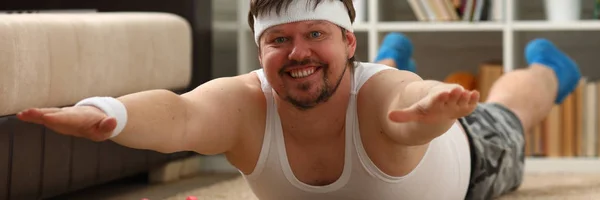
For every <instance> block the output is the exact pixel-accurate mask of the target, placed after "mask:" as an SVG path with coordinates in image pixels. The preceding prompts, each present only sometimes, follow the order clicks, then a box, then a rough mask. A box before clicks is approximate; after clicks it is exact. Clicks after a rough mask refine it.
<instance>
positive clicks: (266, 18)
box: [254, 0, 354, 45]
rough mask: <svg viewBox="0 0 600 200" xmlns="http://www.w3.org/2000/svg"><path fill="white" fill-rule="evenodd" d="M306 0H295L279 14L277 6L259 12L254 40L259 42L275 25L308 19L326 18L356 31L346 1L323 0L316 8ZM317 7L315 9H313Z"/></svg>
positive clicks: (255, 23)
mask: <svg viewBox="0 0 600 200" xmlns="http://www.w3.org/2000/svg"><path fill="white" fill-rule="evenodd" d="M309 2H310V1H306V0H294V1H292V3H290V5H289V7H287V10H282V12H280V13H279V15H278V14H277V13H276V8H274V9H273V10H271V11H270V12H267V13H264V14H259V16H258V17H256V16H255V17H254V41H255V42H256V44H257V45H258V44H259V40H260V36H261V35H262V33H263V32H264V31H265V30H266V29H268V28H271V27H273V26H277V25H280V24H285V23H291V22H298V21H306V20H325V21H329V22H331V23H333V24H336V25H338V26H341V27H342V28H344V29H346V30H348V31H350V32H354V29H353V28H352V21H351V20H350V15H349V14H348V10H347V9H346V6H345V5H344V3H343V2H342V1H340V0H325V1H322V2H321V3H320V4H319V5H318V6H317V7H316V8H315V7H314V4H312V3H309ZM313 8H315V9H313Z"/></svg>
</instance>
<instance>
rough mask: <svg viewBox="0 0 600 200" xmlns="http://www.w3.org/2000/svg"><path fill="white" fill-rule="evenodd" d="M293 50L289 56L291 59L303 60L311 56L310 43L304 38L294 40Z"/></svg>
mask: <svg viewBox="0 0 600 200" xmlns="http://www.w3.org/2000/svg"><path fill="white" fill-rule="evenodd" d="M293 45H294V46H293V48H292V52H290V55H289V56H288V58H289V59H290V60H296V61H302V60H305V59H307V58H310V56H311V50H310V45H308V43H307V42H306V41H303V40H294V43H293Z"/></svg>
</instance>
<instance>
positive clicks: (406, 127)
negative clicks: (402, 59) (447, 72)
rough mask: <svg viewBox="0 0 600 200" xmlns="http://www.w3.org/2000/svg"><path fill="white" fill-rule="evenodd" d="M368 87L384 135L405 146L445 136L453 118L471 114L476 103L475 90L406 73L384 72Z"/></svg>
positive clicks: (424, 142)
mask: <svg viewBox="0 0 600 200" xmlns="http://www.w3.org/2000/svg"><path fill="white" fill-rule="evenodd" d="M367 84H369V86H368V87H369V88H368V89H369V90H370V91H367V93H368V94H369V96H370V98H372V99H374V100H375V101H377V102H376V103H375V105H378V106H377V107H376V109H375V112H377V116H379V117H378V119H380V124H381V126H382V127H383V130H384V132H385V133H386V134H387V135H388V136H389V137H390V138H391V139H392V140H394V141H395V142H397V143H399V144H402V145H407V146H413V145H421V144H426V143H428V142H429V141H431V140H433V139H434V138H436V137H438V136H440V135H441V134H443V133H445V132H446V131H447V130H448V129H449V128H450V127H451V126H452V124H453V123H455V122H456V119H458V118H459V117H462V116H465V115H467V114H469V113H470V112H472V111H473V110H474V109H475V106H476V104H477V102H478V100H479V93H478V92H476V91H467V90H465V89H463V88H462V87H461V86H460V85H457V84H447V83H442V82H438V81H434V80H423V79H422V78H421V77H419V76H417V75H416V74H414V73H411V72H407V71H398V70H387V71H384V72H381V73H379V74H377V75H375V76H374V77H373V78H372V79H371V80H369V81H368V82H367ZM365 85H366V84H365ZM361 90H362V89H361Z"/></svg>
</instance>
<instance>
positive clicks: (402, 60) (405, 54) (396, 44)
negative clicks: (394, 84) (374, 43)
mask: <svg viewBox="0 0 600 200" xmlns="http://www.w3.org/2000/svg"><path fill="white" fill-rule="evenodd" d="M412 54H413V46H412V43H411V42H410V40H409V39H408V38H407V37H406V36H405V35H403V34H400V33H390V34H388V35H386V36H385V38H384V39H383V42H382V43H381V47H379V52H378V54H377V57H376V58H375V62H379V61H381V60H385V59H392V60H394V62H395V63H396V67H397V68H398V69H401V70H408V71H411V72H416V66H415V63H414V61H413V60H412V59H411V57H412Z"/></svg>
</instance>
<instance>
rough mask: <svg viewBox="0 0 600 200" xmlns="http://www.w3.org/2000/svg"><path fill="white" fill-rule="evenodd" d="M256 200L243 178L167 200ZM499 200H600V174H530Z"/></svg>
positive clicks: (229, 180)
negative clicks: (511, 191)
mask: <svg viewBox="0 0 600 200" xmlns="http://www.w3.org/2000/svg"><path fill="white" fill-rule="evenodd" d="M188 196H196V197H197V198H198V199H199V200H205V199H206V200H208V199H210V200H257V198H256V197H255V196H254V194H252V191H250V189H249V188H248V186H247V185H246V183H245V182H244V180H243V179H242V178H241V177H235V178H233V179H228V180H224V181H221V182H219V183H216V184H213V185H209V186H205V187H202V188H199V189H195V190H191V191H188V192H182V193H179V194H177V195H174V196H172V197H169V198H166V199H167V200H184V199H186V197H188ZM499 199H500V200H515V199H534V200H537V199H544V200H554V199H569V200H571V199H574V200H579V199H585V200H587V199H600V174H528V175H526V177H525V179H524V182H523V185H522V186H521V188H519V190H518V191H516V192H513V193H511V194H508V195H505V196H503V197H501V198H499Z"/></svg>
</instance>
